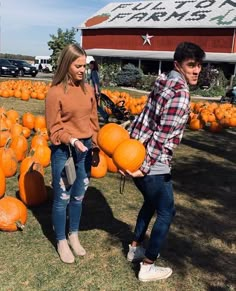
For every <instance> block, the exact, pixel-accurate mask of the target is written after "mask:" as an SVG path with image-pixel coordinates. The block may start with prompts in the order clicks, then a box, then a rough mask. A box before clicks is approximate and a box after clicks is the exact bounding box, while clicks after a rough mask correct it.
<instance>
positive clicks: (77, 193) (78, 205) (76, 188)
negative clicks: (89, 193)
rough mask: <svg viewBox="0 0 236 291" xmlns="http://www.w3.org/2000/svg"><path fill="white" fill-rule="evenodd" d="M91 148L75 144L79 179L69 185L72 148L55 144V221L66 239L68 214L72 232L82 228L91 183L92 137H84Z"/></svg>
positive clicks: (53, 151)
mask: <svg viewBox="0 0 236 291" xmlns="http://www.w3.org/2000/svg"><path fill="white" fill-rule="evenodd" d="M80 141H81V142H83V143H84V145H85V146H86V147H87V148H88V149H89V150H88V151H86V152H84V153H82V152H79V151H77V150H76V149H75V148H74V147H71V150H72V155H73V159H74V163H75V169H76V180H75V182H74V183H73V185H71V186H70V185H69V184H68V182H67V178H66V175H65V169H64V166H65V163H66V160H67V159H68V157H69V148H68V146H67V145H65V144H61V145H58V146H55V145H52V146H51V167H52V186H53V193H54V197H53V206H52V223H53V228H54V231H55V235H56V239H57V240H63V239H66V222H67V215H68V227H69V232H78V230H79V224H80V217H81V213H82V202H83V198H84V195H85V192H86V190H87V188H88V185H89V179H90V172H91V158H92V154H91V146H92V142H91V139H90V138H89V139H80Z"/></svg>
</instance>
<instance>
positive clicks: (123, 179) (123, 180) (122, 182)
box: [120, 174, 125, 194]
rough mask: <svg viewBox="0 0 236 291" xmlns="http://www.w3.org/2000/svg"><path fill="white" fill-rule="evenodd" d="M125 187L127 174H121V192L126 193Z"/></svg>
mask: <svg viewBox="0 0 236 291" xmlns="http://www.w3.org/2000/svg"><path fill="white" fill-rule="evenodd" d="M124 188H125V176H124V175H122V174H121V175H120V194H123V193H124Z"/></svg>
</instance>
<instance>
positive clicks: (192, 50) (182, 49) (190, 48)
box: [174, 42, 206, 63]
mask: <svg viewBox="0 0 236 291" xmlns="http://www.w3.org/2000/svg"><path fill="white" fill-rule="evenodd" d="M205 56H206V54H205V52H204V51H203V49H201V48H200V46H198V45H197V44H195V43H191V42H181V43H180V44H179V45H178V46H177V47H176V50H175V53H174V61H177V62H178V63H181V62H183V61H184V60H186V59H194V60H195V61H197V62H200V63H201V62H202V61H203V59H204V58H205Z"/></svg>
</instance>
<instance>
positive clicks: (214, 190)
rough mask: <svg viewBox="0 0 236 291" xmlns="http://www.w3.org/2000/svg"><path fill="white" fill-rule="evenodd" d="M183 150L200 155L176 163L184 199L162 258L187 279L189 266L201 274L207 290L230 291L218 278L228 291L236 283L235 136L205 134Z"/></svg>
mask: <svg viewBox="0 0 236 291" xmlns="http://www.w3.org/2000/svg"><path fill="white" fill-rule="evenodd" d="M183 144H184V145H187V146H188V147H190V148H192V149H193V150H194V151H195V152H194V154H191V153H188V152H186V157H185V158H183V156H182V159H178V158H177V159H176V161H175V166H174V169H173V171H172V174H173V180H174V191H175V192H178V193H181V194H180V200H179V203H177V205H176V209H177V214H176V217H175V220H174V223H173V224H174V226H175V232H174V233H173V232H172V231H171V232H170V234H169V239H168V244H167V248H165V249H164V250H163V255H164V256H165V258H166V259H167V260H168V261H170V262H171V263H172V264H174V265H175V266H176V267H177V269H178V272H180V273H183V275H184V274H185V273H186V274H187V273H188V270H187V265H188V263H189V262H190V264H191V265H193V266H195V267H197V268H198V269H201V271H202V272H203V273H204V274H205V282H206V285H207V286H208V287H207V288H208V289H207V290H209V291H210V290H231V289H227V288H228V287H226V289H220V288H221V287H220V286H217V285H218V282H217V280H215V279H216V277H215V276H216V274H220V275H221V277H222V278H224V279H222V278H221V279H219V282H221V284H222V281H223V282H224V284H225V286H229V285H230V284H235V283H236V267H235V262H236V254H235V253H234V252H233V249H234V244H235V241H236V237H235V229H236V223H235V209H234V205H235V204H236V203H235V202H236V196H235V193H236V179H235V172H236V167H235V162H236V160H235V157H236V155H235V149H236V148H235V135H234V134H231V133H227V132H226V133H225V134H224V135H223V136H220V135H215V136H213V135H208V134H207V133H206V136H204V135H202V134H201V135H196V136H194V140H193V138H192V137H191V136H188V135H187V136H186V137H185V138H184V140H183ZM190 150H191V149H190ZM196 150H197V151H196ZM198 150H200V152H198ZM199 153H200V154H199ZM222 158H223V159H222ZM183 201H188V204H184V202H183ZM211 276H212V277H213V279H212V277H211ZM217 288H218V289H217Z"/></svg>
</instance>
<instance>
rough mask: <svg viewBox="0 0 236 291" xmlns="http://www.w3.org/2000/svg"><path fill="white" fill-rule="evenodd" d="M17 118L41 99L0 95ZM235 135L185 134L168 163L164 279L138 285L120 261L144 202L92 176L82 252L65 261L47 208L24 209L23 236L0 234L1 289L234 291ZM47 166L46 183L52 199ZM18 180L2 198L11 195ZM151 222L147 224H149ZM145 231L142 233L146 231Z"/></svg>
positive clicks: (134, 268)
mask: <svg viewBox="0 0 236 291" xmlns="http://www.w3.org/2000/svg"><path fill="white" fill-rule="evenodd" d="M0 106H4V107H5V108H6V109H10V108H12V107H14V109H16V110H18V111H19V112H20V114H23V113H24V112H26V111H31V112H33V113H34V114H42V113H44V102H43V101H38V100H33V99H32V100H30V101H29V102H24V101H21V100H17V99H15V98H7V99H4V98H0ZM235 136H236V130H235V129H234V130H233V129H230V130H226V131H224V132H223V133H221V134H212V133H210V132H206V131H199V132H192V131H189V130H188V129H187V130H186V132H185V135H184V138H183V140H182V143H181V145H180V146H179V147H178V148H177V149H176V151H175V155H174V159H173V183H174V192H175V201H176V210H177V213H176V217H175V219H174V222H173V224H172V226H171V229H170V233H169V236H168V240H167V242H166V244H165V246H164V248H163V250H162V252H161V259H160V260H158V264H160V265H162V266H170V267H172V268H173V275H172V276H171V277H170V278H169V279H168V280H163V281H160V282H152V283H141V282H139V281H138V279H137V273H138V265H137V264H132V263H129V262H127V261H126V252H127V247H128V243H129V242H130V241H131V239H132V232H133V229H134V225H135V220H136V216H137V212H138V210H139V207H140V206H141V203H142V197H141V195H140V193H139V192H138V191H137V190H136V188H135V186H134V185H133V182H132V180H130V179H126V183H125V188H124V193H123V194H120V191H119V190H120V176H119V174H112V173H109V174H107V175H106V176H105V177H104V178H102V179H91V183H90V187H89V188H88V191H87V194H86V197H85V200H84V209H83V214H82V219H81V230H80V240H81V242H82V244H83V245H84V247H85V248H86V250H87V255H86V256H85V257H83V258H77V259H76V263H75V264H72V265H66V264H63V263H62V262H61V261H60V259H59V257H58V255H57V252H56V250H55V240H54V235H53V230H52V225H51V204H52V201H51V200H50V201H49V202H48V203H46V204H44V205H42V206H40V207H36V208H29V209H28V220H27V223H26V227H25V229H24V231H22V232H12V233H7V232H0V242H1V248H0V261H1V268H0V290H1V291H2V290H4V291H5V290H6V291H8V290H14V291H15V290H17V291H18V290H19V291H20V290H30V291H31V290H50V291H51V290H76V291H77V290H89V291H93V290H106V291H110V290H112V291H113V290H124V291H127V290H130V291H136V290H145V291H146V290H150V291H151V290H161V291H179V290H180V291H181V290H183V291H185V290H187V291H191V290H194V291H195V290H196V291H202V290H207V291H226V290H228V291H232V290H235V289H234V288H235V283H236V282H235V281H236V277H235V276H236V268H235V262H236V249H235V241H236V240H235V226H236V223H235V193H236V179H235V172H236V147H235ZM50 181H51V174H50V167H48V168H46V175H45V183H46V185H47V190H48V192H49V194H50V196H51V195H52V188H51V185H50ZM17 191H18V185H17V175H16V176H14V177H12V178H8V179H7V190H6V195H11V196H16V193H17ZM152 222H153V221H152ZM150 229H151V228H149V230H148V233H150Z"/></svg>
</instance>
